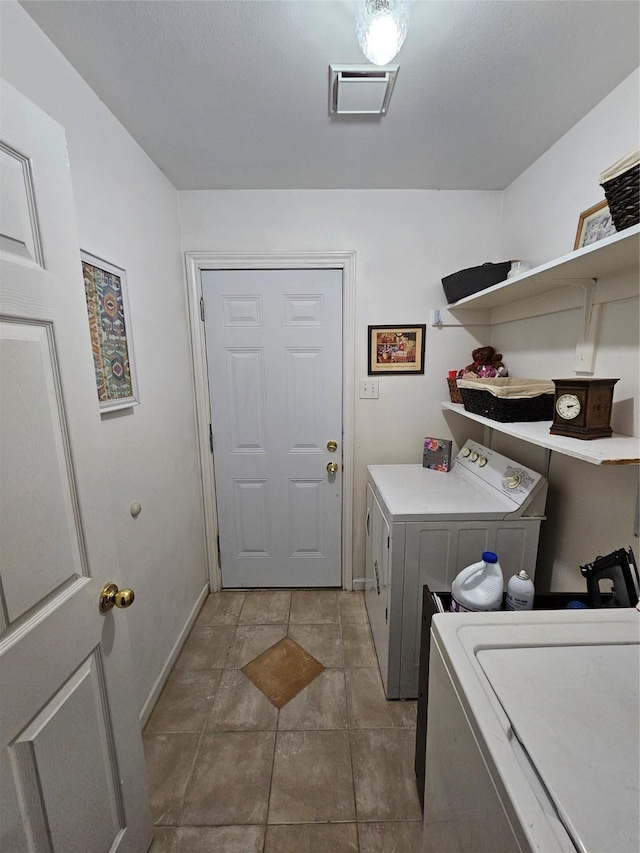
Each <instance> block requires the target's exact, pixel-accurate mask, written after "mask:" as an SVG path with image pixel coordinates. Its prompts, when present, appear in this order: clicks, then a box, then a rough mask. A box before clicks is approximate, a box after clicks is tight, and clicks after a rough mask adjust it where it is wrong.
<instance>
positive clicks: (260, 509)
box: [202, 269, 342, 588]
mask: <svg viewBox="0 0 640 853" xmlns="http://www.w3.org/2000/svg"><path fill="white" fill-rule="evenodd" d="M202 294H203V300H204V313H205V334H206V350H207V363H208V374H209V390H210V395H211V423H212V431H213V452H214V465H215V481H216V499H217V511H218V529H219V537H220V563H221V570H222V582H223V584H222V585H223V586H224V587H227V588H229V587H330V586H334V587H335V586H340V585H341V582H342V565H341V550H342V543H341V527H342V525H341V512H342V472H341V467H342V466H341V461H342V272H341V270H304V269H303V270H207V271H205V272H203V273H202ZM330 441H335V442H336V445H337V450H336V451H333V452H332V451H330V450H329V449H328V447H327V445H328V443H329V442H330ZM328 463H336V464H337V465H338V470H337V472H336V473H329V472H328V471H327V464H328Z"/></svg>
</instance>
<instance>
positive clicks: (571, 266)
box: [447, 225, 640, 312]
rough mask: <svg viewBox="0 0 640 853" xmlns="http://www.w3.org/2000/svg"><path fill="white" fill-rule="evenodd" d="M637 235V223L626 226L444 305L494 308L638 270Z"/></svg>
mask: <svg viewBox="0 0 640 853" xmlns="http://www.w3.org/2000/svg"><path fill="white" fill-rule="evenodd" d="M639 234H640V225H634V226H633V227H631V228H626V229H625V230H624V231H620V232H619V233H617V234H612V235H611V236H610V237H606V238H605V239H604V240H600V241H599V242H598V243H593V244H592V245H591V246H585V247H584V248H583V249H576V251H574V252H569V254H567V255H563V256H562V257H561V258H558V259H556V260H554V261H550V262H549V263H546V264H542V265H541V266H539V267H535V268H534V269H532V270H529V271H528V272H526V273H523V274H522V275H519V276H517V277H516V278H511V279H507V280H506V281H501V282H499V283H498V284H494V285H493V286H492V287H488V288H486V289H485V290H481V291H480V292H479V293H474V294H473V295H472V296H465V297H464V299H459V300H458V301H457V302H452V303H451V304H450V305H449V306H447V308H448V310H449V311H454V312H455V311H456V309H458V308H465V309H469V308H473V309H480V308H490V309H493V308H498V307H500V306H503V305H511V304H513V303H514V302H519V301H521V300H524V299H530V298H531V297H535V296H540V295H541V294H549V293H552V292H555V291H558V290H562V289H564V288H567V287H571V286H572V285H573V284H580V282H585V281H597V280H598V279H600V278H602V277H603V276H611V275H615V274H616V273H622V272H625V271H626V270H632V269H636V270H637V269H638V264H639V261H640V240H639V239H638V235H639ZM635 295H636V296H637V295H638V294H637V291H636V293H635Z"/></svg>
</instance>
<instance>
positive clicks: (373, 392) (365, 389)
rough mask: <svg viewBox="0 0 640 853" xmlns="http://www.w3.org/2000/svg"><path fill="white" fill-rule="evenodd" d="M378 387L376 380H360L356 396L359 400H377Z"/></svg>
mask: <svg viewBox="0 0 640 853" xmlns="http://www.w3.org/2000/svg"><path fill="white" fill-rule="evenodd" d="M378 385H379V381H378V380H377V379H361V380H360V393H359V395H358V396H359V397H360V399H361V400H377V399H378V397H379V391H378Z"/></svg>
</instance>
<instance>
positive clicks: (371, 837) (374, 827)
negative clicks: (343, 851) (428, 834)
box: [358, 821, 422, 853]
mask: <svg viewBox="0 0 640 853" xmlns="http://www.w3.org/2000/svg"><path fill="white" fill-rule="evenodd" d="M358 839H359V841H360V853H416V851H417V850H421V849H422V821H405V822H401V823H359V824H358Z"/></svg>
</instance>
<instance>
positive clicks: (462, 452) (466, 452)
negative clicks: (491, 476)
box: [460, 447, 471, 456]
mask: <svg viewBox="0 0 640 853" xmlns="http://www.w3.org/2000/svg"><path fill="white" fill-rule="evenodd" d="M470 453H471V451H470V450H469V448H468V447H463V448H462V450H461V451H460V455H461V456H468V455H469V454H470Z"/></svg>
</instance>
